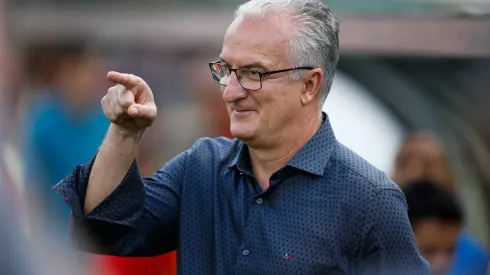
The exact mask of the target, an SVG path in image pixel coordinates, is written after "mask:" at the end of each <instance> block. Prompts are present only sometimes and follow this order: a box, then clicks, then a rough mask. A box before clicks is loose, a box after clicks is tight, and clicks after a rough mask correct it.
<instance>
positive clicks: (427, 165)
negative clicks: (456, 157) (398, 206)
mask: <svg viewBox="0 0 490 275" xmlns="http://www.w3.org/2000/svg"><path fill="white" fill-rule="evenodd" d="M391 179H392V180H393V181H394V182H396V183H397V184H398V185H399V186H400V187H402V188H403V187H405V186H406V185H407V184H409V183H411V182H414V181H417V180H420V179H424V180H431V181H434V182H438V183H440V184H443V185H444V186H445V188H447V189H449V190H454V187H455V186H454V176H453V173H452V170H451V166H450V163H449V156H448V153H447V150H446V148H445V147H444V144H443V142H442V141H441V139H440V138H439V137H438V136H437V135H436V134H434V133H432V132H429V131H420V132H414V133H410V134H408V135H407V136H406V137H405V139H404V140H403V142H402V145H401V147H400V150H399V152H398V154H397V157H396V160H395V165H394V170H393V173H392V175H391Z"/></svg>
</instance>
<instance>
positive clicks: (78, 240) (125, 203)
mask: <svg viewBox="0 0 490 275" xmlns="http://www.w3.org/2000/svg"><path fill="white" fill-rule="evenodd" d="M94 161H95V157H94V158H93V159H92V160H91V161H90V162H89V163H87V164H86V165H79V166H77V167H76V168H75V169H74V171H73V173H72V174H70V175H69V176H67V177H66V178H65V179H63V180H61V181H60V182H59V183H58V184H56V185H55V186H54V187H53V189H54V191H55V192H56V193H57V194H58V195H59V196H61V197H62V198H63V199H64V200H65V202H66V203H67V204H68V205H69V206H70V208H71V210H72V214H71V219H70V235H71V240H72V243H73V245H74V246H75V248H77V249H79V250H82V251H86V252H90V253H95V254H105V255H116V256H137V257H143V256H155V255H159V254H163V253H165V252H168V251H172V250H175V249H176V248H177V236H178V223H179V209H180V194H181V184H182V181H183V178H184V174H185V166H186V161H187V152H184V153H181V154H180V155H178V156H177V157H175V158H174V159H173V160H171V161H170V162H169V163H167V164H166V165H165V166H164V167H163V168H162V169H160V170H159V171H158V172H156V173H155V174H154V175H153V176H151V177H144V178H142V177H141V173H140V170H139V168H138V163H137V161H136V160H135V161H134V162H133V164H132V165H131V168H130V169H129V171H128V172H127V174H126V176H125V178H124V179H123V181H122V182H121V183H120V184H119V186H118V187H117V188H116V189H115V190H114V191H113V192H112V194H110V195H109V196H108V197H107V198H106V199H105V200H104V201H102V202H101V203H100V204H99V205H98V206H97V207H96V208H94V209H93V210H92V211H91V212H90V213H89V214H88V215H87V216H85V215H84V214H83V204H84V201H85V193H86V190H87V184H88V179H89V175H90V171H91V169H92V166H93V163H94ZM95 184H97V183H95Z"/></svg>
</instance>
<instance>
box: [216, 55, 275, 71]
mask: <svg viewBox="0 0 490 275" xmlns="http://www.w3.org/2000/svg"><path fill="white" fill-rule="evenodd" d="M219 61H220V62H222V63H224V64H228V65H229V64H230V63H228V62H227V61H226V60H225V59H224V58H223V57H222V56H220V57H219ZM240 69H262V70H264V71H266V70H267V67H266V66H265V65H264V64H263V63H262V62H260V61H256V62H252V63H249V64H246V65H244V66H240Z"/></svg>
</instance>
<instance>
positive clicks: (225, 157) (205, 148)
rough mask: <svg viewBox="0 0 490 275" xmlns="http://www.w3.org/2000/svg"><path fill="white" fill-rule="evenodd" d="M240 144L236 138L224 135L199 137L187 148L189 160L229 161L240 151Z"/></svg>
mask: <svg viewBox="0 0 490 275" xmlns="http://www.w3.org/2000/svg"><path fill="white" fill-rule="evenodd" d="M242 145H243V144H242V143H241V142H240V141H239V140H238V139H229V138H225V137H217V138H209V137H205V138H200V139H198V140H196V142H195V143H194V144H193V145H192V147H191V149H189V151H188V154H189V160H190V161H197V160H199V161H204V162H212V163H221V164H225V163H231V161H232V160H233V159H234V158H235V156H236V155H237V154H238V153H239V152H240V149H241V147H242Z"/></svg>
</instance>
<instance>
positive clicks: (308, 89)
mask: <svg viewBox="0 0 490 275" xmlns="http://www.w3.org/2000/svg"><path fill="white" fill-rule="evenodd" d="M323 78H324V73H323V70H322V69H320V68H315V69H311V70H309V71H308V73H307V74H306V75H305V76H303V78H302V79H303V81H304V82H303V83H304V85H303V93H302V95H301V103H303V105H306V104H309V103H311V102H312V101H313V100H314V99H315V98H316V97H317V96H319V94H320V90H321V88H322V83H323V81H324V79H323Z"/></svg>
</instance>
